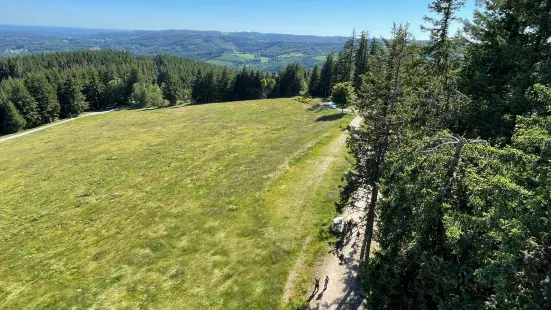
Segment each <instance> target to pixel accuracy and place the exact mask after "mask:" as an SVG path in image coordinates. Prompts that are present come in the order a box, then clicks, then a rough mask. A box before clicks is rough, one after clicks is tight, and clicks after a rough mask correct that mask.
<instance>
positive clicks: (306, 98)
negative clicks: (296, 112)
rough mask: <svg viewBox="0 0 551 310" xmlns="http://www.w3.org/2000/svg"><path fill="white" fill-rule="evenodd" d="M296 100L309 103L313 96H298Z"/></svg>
mask: <svg viewBox="0 0 551 310" xmlns="http://www.w3.org/2000/svg"><path fill="white" fill-rule="evenodd" d="M295 100H296V101H298V102H300V103H304V104H307V103H310V102H311V101H312V97H304V96H297V97H295Z"/></svg>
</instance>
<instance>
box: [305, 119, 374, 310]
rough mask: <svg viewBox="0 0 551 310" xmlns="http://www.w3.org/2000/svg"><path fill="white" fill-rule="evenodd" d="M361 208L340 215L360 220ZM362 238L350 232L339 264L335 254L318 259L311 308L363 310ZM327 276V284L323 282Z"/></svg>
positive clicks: (355, 125) (346, 218) (310, 298)
mask: <svg viewBox="0 0 551 310" xmlns="http://www.w3.org/2000/svg"><path fill="white" fill-rule="evenodd" d="M361 122H362V119H361V118H360V117H358V118H356V119H354V121H353V122H352V123H351V126H353V127H359V126H360V124H361ZM364 210H365V203H364V202H360V203H359V204H357V205H356V206H355V207H354V208H350V209H348V210H345V211H344V213H343V215H342V216H343V217H344V218H345V220H346V221H349V220H352V221H354V222H356V223H359V222H360V219H361V218H362V216H363V213H364ZM362 238H363V236H361V235H357V234H356V233H353V234H352V238H351V240H350V242H348V243H347V244H346V245H344V246H343V248H342V254H343V255H344V262H343V263H342V264H341V262H340V259H339V258H338V257H337V255H336V254H335V253H330V254H328V255H327V256H326V257H324V258H323V259H321V260H320V262H319V263H318V266H317V272H316V278H317V279H320V288H319V291H317V292H314V291H313V292H311V295H310V297H309V304H308V305H309V308H310V309H363V306H362V302H363V298H362V297H361V296H360V295H359V294H358V292H359V290H358V287H357V284H356V275H357V273H358V270H359V261H360V260H359V258H360V251H361V243H362V240H361V239H362ZM326 277H328V282H327V286H325V285H324V284H325V279H326ZM312 286H313V283H312Z"/></svg>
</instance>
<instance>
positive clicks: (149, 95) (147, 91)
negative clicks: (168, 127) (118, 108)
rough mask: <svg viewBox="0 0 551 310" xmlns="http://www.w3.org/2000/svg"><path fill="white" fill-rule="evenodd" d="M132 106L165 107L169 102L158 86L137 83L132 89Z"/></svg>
mask: <svg viewBox="0 0 551 310" xmlns="http://www.w3.org/2000/svg"><path fill="white" fill-rule="evenodd" d="M130 105H131V106H132V107H134V108H147V107H163V106H167V105H168V101H167V100H165V99H164V98H163V92H162V91H161V88H160V87H159V86H158V85H157V84H146V83H136V84H134V86H133V87H132V94H131V95H130Z"/></svg>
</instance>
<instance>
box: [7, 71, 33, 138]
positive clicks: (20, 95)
mask: <svg viewBox="0 0 551 310" xmlns="http://www.w3.org/2000/svg"><path fill="white" fill-rule="evenodd" d="M0 88H1V90H0V91H3V92H4V93H5V94H6V99H7V100H8V101H11V102H12V103H13V105H14V106H15V107H16V108H17V110H18V111H19V113H20V114H21V116H23V118H24V119H25V124H26V128H32V127H36V126H38V125H40V122H41V118H40V113H39V110H38V105H37V103H36V100H34V98H33V96H31V94H30V93H29V92H28V91H27V88H26V87H25V84H23V81H22V80H21V79H14V78H9V79H7V80H4V81H2V84H1V87H0Z"/></svg>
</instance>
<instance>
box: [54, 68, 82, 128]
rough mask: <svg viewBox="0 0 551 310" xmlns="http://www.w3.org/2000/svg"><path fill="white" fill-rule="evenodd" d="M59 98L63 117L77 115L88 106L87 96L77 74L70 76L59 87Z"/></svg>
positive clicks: (60, 114)
mask: <svg viewBox="0 0 551 310" xmlns="http://www.w3.org/2000/svg"><path fill="white" fill-rule="evenodd" d="M57 97H58V99H59V104H60V108H61V109H60V113H59V116H60V117H61V118H70V117H77V116H78V115H79V114H80V113H82V112H84V111H85V110H86V109H87V108H88V103H87V102H86V98H85V97H84V95H83V94H82V85H81V84H80V81H79V80H78V78H77V77H75V76H72V75H71V76H69V77H67V79H66V80H65V82H64V83H63V84H62V85H61V86H60V87H59V91H58V96H57Z"/></svg>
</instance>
